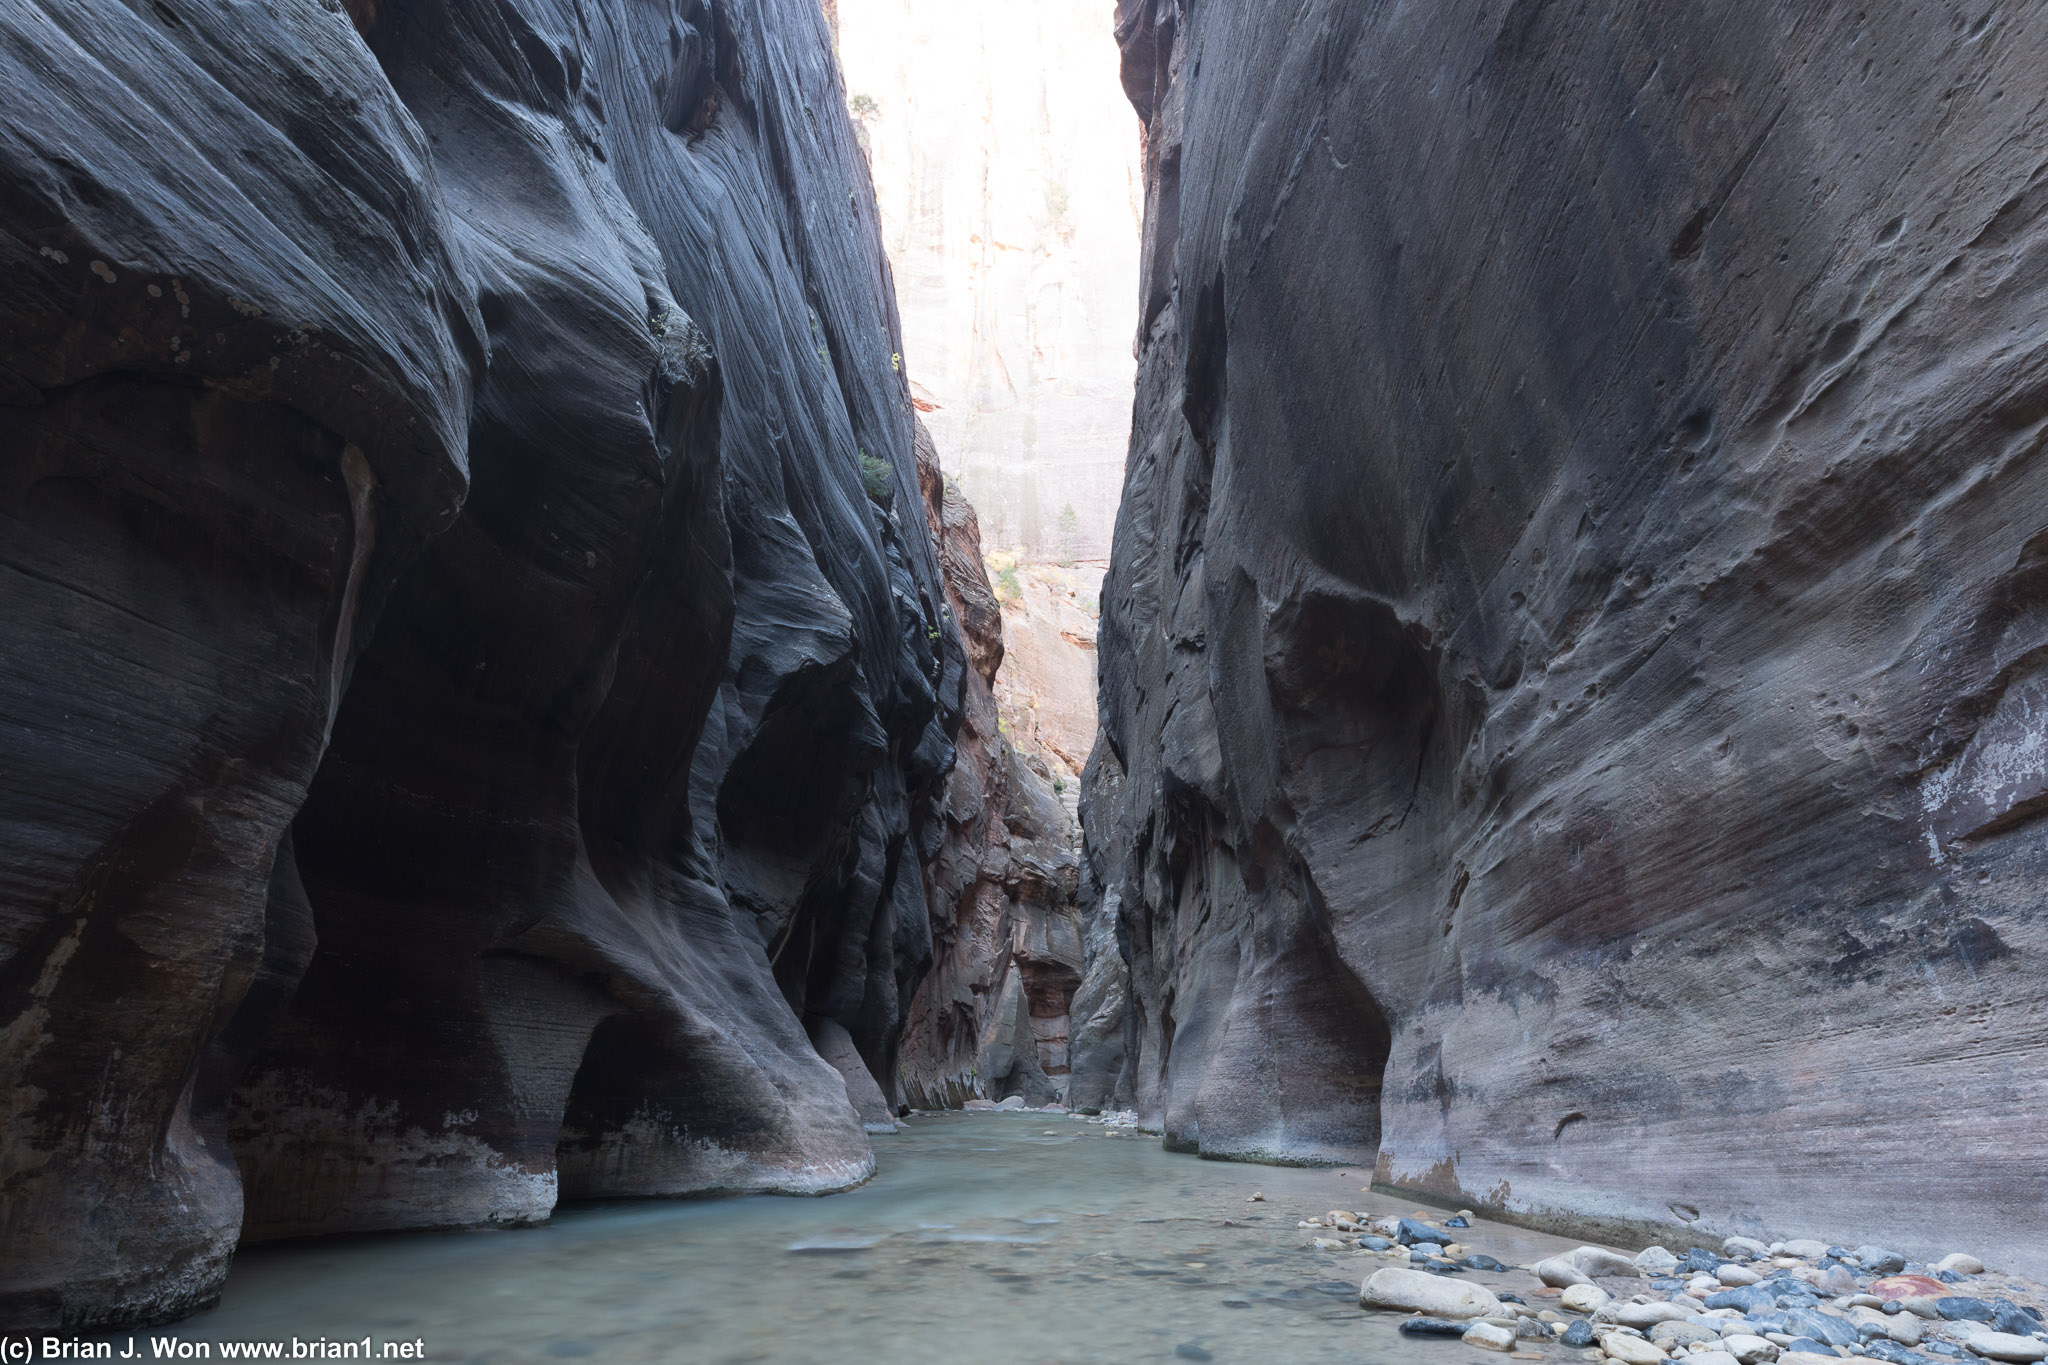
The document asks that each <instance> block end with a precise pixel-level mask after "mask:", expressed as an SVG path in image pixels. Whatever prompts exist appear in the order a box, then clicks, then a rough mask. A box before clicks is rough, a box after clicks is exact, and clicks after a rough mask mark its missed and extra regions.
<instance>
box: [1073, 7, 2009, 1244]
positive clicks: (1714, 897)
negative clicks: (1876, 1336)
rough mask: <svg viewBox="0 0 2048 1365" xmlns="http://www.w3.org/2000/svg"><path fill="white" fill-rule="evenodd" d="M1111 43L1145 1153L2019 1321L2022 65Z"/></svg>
mask: <svg viewBox="0 0 2048 1365" xmlns="http://www.w3.org/2000/svg"><path fill="white" fill-rule="evenodd" d="M1118 33H1119V38H1120V41H1121V43H1122V47H1123V52H1124V61H1125V65H1124V80H1125V87H1126V89H1127V90H1128V91H1129V93H1130V94H1131V96H1132V98H1133V100H1134V102H1135V103H1136V105H1137V107H1138V109H1139V112H1140V114H1141V115H1142V116H1143V117H1144V118H1145V120H1146V121H1147V125H1148V144H1147V151H1146V157H1147V162H1146V171H1147V182H1148V200H1147V220H1146V239H1145V240H1146V254H1145V259H1144V272H1145V282H1144V286H1143V289H1142V290H1141V297H1142V299H1143V308H1144V313H1143V336H1144V350H1143V356H1142V359H1141V363H1140V373H1139V384H1138V398H1137V409H1136V431H1135V433H1134V437H1133V443H1132V451H1131V461H1130V467H1129V471H1128V474H1127V478H1126V483H1125V495H1124V502H1123V506H1122V510H1121V513H1120V521H1119V526H1118V531H1117V541H1116V550H1115V558H1114V563H1113V566H1112V569H1111V572H1110V575H1109V579H1108V582H1107V585H1106V588H1105V594H1104V596H1105V604H1104V613H1103V618H1102V632H1101V649H1102V660H1103V687H1102V700H1103V710H1104V725H1105V730H1106V742H1105V744H1104V745H1103V747H1102V748H1101V750H1100V751H1099V752H1098V756H1097V759H1096V761H1095V763H1094V766H1093V769H1092V771H1091V773H1090V775H1089V791H1088V806H1087V810H1088V821H1089V840H1090V846H1091V859H1092V863H1093V864H1094V865H1099V866H1100V867H1101V868H1102V882H1103V885H1104V891H1103V895H1104V896H1105V897H1113V898H1114V900H1115V904H1116V905H1117V907H1118V912H1119V915H1120V920H1121V927H1122V932H1123V933H1124V934H1125V936H1126V939H1127V943H1128V951H1129V954H1130V964H1131V989H1132V992H1133V997H1134V999H1133V1010H1134V1020H1135V1031H1136V1034H1137V1038H1138V1046H1137V1052H1136V1058H1135V1068H1134V1080H1135V1084H1136V1090H1137V1095H1138V1099H1139V1102H1140V1106H1141V1108H1142V1110H1143V1111H1144V1114H1145V1116H1146V1117H1147V1118H1149V1119H1150V1120H1151V1121H1154V1122H1159V1123H1163V1125H1164V1127H1165V1130H1166V1133H1167V1135H1168V1141H1169V1142H1171V1143H1172V1144H1174V1145H1177V1146H1182V1147H1186V1148H1189V1149H1193V1150H1199V1151H1201V1152H1203V1153H1205V1154H1211V1155H1217V1156H1242V1157H1258V1158H1277V1159H1291V1158H1300V1157H1314V1156H1329V1157H1334V1158H1338V1159H1341V1160H1344V1161H1365V1160H1374V1159H1376V1160H1377V1162H1378V1173H1379V1179H1380V1180H1381V1181H1382V1182H1385V1183H1387V1184H1390V1185H1394V1186H1399V1187H1402V1188H1404V1189H1410V1190H1414V1191H1417V1192H1420V1193H1426V1194H1430V1195H1434V1196H1438V1197H1442V1198H1446V1199H1453V1200H1457V1201H1461V1202H1469V1203H1471V1204H1473V1205H1475V1206H1479V1205H1484V1206H1486V1207H1488V1208H1490V1209H1494V1210H1499V1211H1501V1212H1504V1213H1507V1214H1509V1215H1512V1216H1517V1217H1522V1218H1535V1219H1543V1220H1548V1221H1556V1222H1564V1223H1576V1224H1578V1225H1580V1226H1581V1228H1583V1229H1584V1230H1588V1231H1591V1230H1596V1229H1599V1228H1607V1229H1620V1228H1622V1227H1624V1226H1632V1227H1635V1228H1636V1229H1638V1230H1641V1229H1644V1228H1654V1229H1656V1231H1657V1232H1658V1234H1659V1236H1658V1240H1669V1238H1670V1237H1672V1236H1676V1237H1680V1238H1686V1237H1693V1238H1698V1237H1703V1236H1704V1235H1706V1234H1707V1233H1709V1232H1711V1233H1713V1234H1715V1235H1717V1236H1718V1235H1723V1234H1727V1233H1750V1234H1755V1235H1760V1236H1762V1235H1767V1234H1773V1233H1776V1234H1778V1235H1781V1236H1782V1235H1792V1234H1794V1233H1795V1232H1796V1230H1797V1229H1799V1228H1800V1227H1802V1226H1818V1225H1821V1224H1825V1225H1826V1226H1828V1227H1830V1228H1832V1229H1835V1230H1836V1231H1837V1235H1839V1236H1841V1237H1843V1238H1845V1239H1846V1238H1850V1237H1855V1238H1861V1239H1865V1240H1869V1241H1882V1242H1883V1243H1884V1244H1885V1245H1887V1246H1893V1247H1897V1248H1899V1249H1900V1250H1901V1251H1903V1252H1905V1253H1907V1254H1915V1255H1917V1254H1921V1253H1926V1252H1937V1251H1939V1250H1940V1247H1939V1246H1938V1245H1937V1243H1938V1241H1939V1240H1940V1236H1941V1234H1940V1233H1939V1232H1938V1231H1937V1230H1938V1229H1940V1228H1941V1227H1943V1226H1944V1225H1972V1226H1982V1225H1985V1224H1986V1223H1987V1221H1988V1222H1989V1223H1990V1224H1995V1225H1997V1226H1998V1229H1999V1233H2000V1235H2001V1237H2002V1239H2003V1244H2004V1245H2005V1246H2007V1247H2008V1248H2009V1249H2010V1255H2009V1258H2008V1259H2009V1260H2010V1262H2011V1263H2012V1265H2013V1266H2014V1268H2017V1269H2025V1270H2032V1271H2035V1272H2039V1271H2040V1270H2042V1269H2044V1268H2048V1259H2044V1257H2048V1204H2044V1203H2043V1201H2042V1196H2041V1189H2040V1185H2039V1181H2038V1178H2037V1176H2038V1172H2037V1167H2038V1164H2039V1162H2038V1155H2039V1142H2038V1139H2037V1137H2036V1135H2035V1131H2034V1130H2035V1127H2036V1126H2037V1125H2036V1119H2035V1118H2034V1117H2033V1116H2034V1115H2036V1114H2037V1113H2038V1112H2039V1110H2040V1108H2041V1106H2042V1104H2043V1103H2044V1102H2048V1047H2044V1045H2043V1042H2042V1039H2043V1037H2044V1034H2043V1022H2044V1020H2048V973H2044V972H2043V971H2042V969H2041V961H2042V958H2041V955H2042V953H2043V951H2044V950H2048V916H2044V914H2043V912H2042V909H2041V907H2042V905H2043V892H2044V890H2048V860H2044V855H2043V844H2042V840H2041V837H2040V834H2041V829H2042V826H2041V825H2039V824H2038V823H2037V817H2038V816H2039V815H2040V813H2041V812H2042V811H2043V810H2044V809H2048V762H2044V759H2043V753H2044V750H2048V740H2044V733H2048V732H2044V728H2043V726H2044V722H2043V719H2042V716H2043V710H2042V700H2043V697H2044V691H2043V689H2044V688H2048V673H2044V672H2043V661H2044V659H2048V557H2044V556H2048V459H2044V436H2048V324H2044V321H2043V319H2044V318H2048V150H2044V147H2043V144H2042V141H2041V137H2040V122H2039V102H2040V98H2041V81H2040V76H2039V73H2040V72H2041V71H2042V70H2043V69H2044V66H2043V64H2044V62H2048V19H2044V17H2043V16H2042V15H2041V14H2040V13H2038V12H2034V11H2021V10H2012V9H2001V10H1997V11H1995V12H1993V11H1989V10H1984V9H1981V8H1980V9H1976V10H1967V11H1966V10H1964V9H1963V8H1961V7H1958V6H1954V5H1947V4H1938V5H1928V6H1921V7H1919V8H1918V9H1915V10H1912V11H1911V12H1910V13H1908V12H1905V11H1900V10H1890V11H1886V12H1885V14H1884V16H1883V22H1878V21H1877V16H1876V12H1875V11H1869V12H1866V11H1865V10H1863V9H1859V8H1858V7H1856V6H1848V5H1833V4H1828V5H1819V6H1814V5H1779V4H1775V3H1766V2H1765V0H1753V2H1745V3H1739V4H1734V5H1725V6H1718V7H1715V6H1707V7H1698V6H1695V7H1676V8H1673V7H1651V8H1645V9H1638V10H1633V11H1628V12H1623V11H1621V10H1619V9H1614V8H1611V7H1598V6H1596V7H1592V8H1590V9H1588V8H1576V9H1575V8H1571V7H1561V6H1544V5H1535V4H1511V5H1507V6H1504V7H1503V6H1499V5H1486V4H1482V3H1479V2H1478V0H1460V2H1458V3H1451V4H1444V5H1434V6H1421V7H1416V6H1409V7H1391V8H1390V7H1372V6H1355V5H1344V4H1337V3H1310V4H1308V5H1307V6H1305V7H1296V8H1294V9H1290V10H1264V9H1260V8H1258V7H1230V6H1224V7H1199V8H1196V7H1187V6H1176V5H1173V4H1153V3H1149V2H1148V3H1142V4H1141V3H1126V4H1123V5H1121V6H1120V7H1119V21H1118ZM1657 1225H1664V1226H1662V1227H1658V1226H1657ZM1672 1244H1673V1245H1683V1244H1685V1243H1683V1242H1674V1243H1672Z"/></svg>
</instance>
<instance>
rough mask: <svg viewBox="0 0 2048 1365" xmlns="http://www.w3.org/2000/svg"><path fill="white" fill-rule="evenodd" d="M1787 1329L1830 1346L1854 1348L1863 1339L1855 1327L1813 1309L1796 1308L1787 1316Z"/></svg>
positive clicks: (1843, 1320)
mask: <svg viewBox="0 0 2048 1365" xmlns="http://www.w3.org/2000/svg"><path fill="white" fill-rule="evenodd" d="M1785 1329H1786V1330H1787V1331H1789V1332H1792V1333H1794V1334H1795V1335H1799V1336H1809V1337H1812V1338H1813V1339H1814V1340H1816V1341H1822V1342H1826V1343H1827V1344H1828V1345H1830V1346H1854V1345H1856V1344H1857V1343H1858V1342H1859V1341H1861V1340H1862V1339H1863V1338H1862V1337H1861V1336H1860V1335H1859V1334H1858V1333H1857V1331H1856V1328H1855V1325H1854V1324H1853V1323H1850V1322H1848V1321H1847V1320H1846V1319H1843V1318H1838V1317H1836V1316H1834V1315H1833V1314H1831V1313H1823V1312H1820V1311H1819V1310H1817V1309H1812V1308H1795V1309H1793V1310H1791V1311H1790V1312H1788V1313H1787V1314H1786V1315H1785Z"/></svg>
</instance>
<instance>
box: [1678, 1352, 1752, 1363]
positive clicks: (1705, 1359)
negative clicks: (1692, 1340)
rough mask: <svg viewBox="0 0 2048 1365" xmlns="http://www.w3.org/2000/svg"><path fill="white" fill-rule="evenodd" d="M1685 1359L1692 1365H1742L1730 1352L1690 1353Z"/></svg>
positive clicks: (1687, 1353)
mask: <svg viewBox="0 0 2048 1365" xmlns="http://www.w3.org/2000/svg"><path fill="white" fill-rule="evenodd" d="M1685 1358H1686V1359H1687V1360H1688V1361H1690V1362H1692V1365H1740V1362H1738V1361H1737V1360H1736V1359H1735V1356H1734V1354H1733V1353H1732V1352H1729V1351H1688V1352H1686V1356H1685Z"/></svg>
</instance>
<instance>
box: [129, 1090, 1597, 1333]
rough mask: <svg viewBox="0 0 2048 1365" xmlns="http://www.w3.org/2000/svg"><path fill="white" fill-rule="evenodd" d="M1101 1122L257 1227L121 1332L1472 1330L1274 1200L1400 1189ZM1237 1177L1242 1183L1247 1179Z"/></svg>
mask: <svg viewBox="0 0 2048 1365" xmlns="http://www.w3.org/2000/svg"><path fill="white" fill-rule="evenodd" d="M1112 1131H1113V1130H1109V1129H1105V1128H1104V1127H1103V1126H1102V1125H1100V1124H1095V1123H1089V1122H1085V1121H1083V1120H1081V1119H1079V1118H1077V1117H1070V1116H1066V1115H1049V1114H1038V1113H1031V1112H1028V1111H1027V1112H1025V1113H1021V1114H987V1113H982V1114H960V1113H949V1114H945V1115H938V1116H920V1117H917V1118H914V1119H912V1120H910V1121H909V1122H908V1125H907V1127H906V1128H905V1130H904V1131H903V1132H901V1133H898V1134H895V1135H883V1136H878V1137H876V1138H875V1148H876V1154H877V1159H878V1163H879V1170H878V1172H877V1174H876V1176H875V1178H874V1179H873V1180H872V1181H870V1182H869V1183H868V1184H866V1185H865V1186H863V1187H861V1188H860V1189H858V1190H854V1191H851V1192H849V1193H846V1194H841V1195H834V1196H830V1197H828V1198H823V1199H790V1198H779V1197H773V1196H752V1197H737V1198H723V1199H696V1200H678V1201H658V1202H643V1203H632V1204H610V1205H602V1206H595V1207H581V1208H568V1209H564V1210H561V1211H560V1212H558V1213H557V1214H556V1215H555V1217H554V1219H553V1220H552V1221H550V1222H548V1223H546V1224H543V1225H540V1226H538V1227H532V1228H523V1229H503V1230H486V1231H477V1232H455V1233H409V1234H394V1235H390V1236H377V1237H361V1238H351V1239H342V1240H335V1241H328V1242H306V1243H298V1244H290V1245H281V1246H275V1247H255V1248H251V1249H248V1250H246V1251H244V1252H243V1253H242V1254H241V1255H240V1256H239V1257H238V1259H237V1261H236V1264H235V1268H234V1272H233V1274H232V1276H231V1277H230V1278H229V1280H228V1284H227V1290H226V1292H225V1294H224V1295H223V1297H222V1300H221V1305H220V1307H219V1308H218V1309H215V1310H214V1311H212V1312H209V1313H206V1314H202V1315H201V1316H199V1317H196V1318H193V1319H191V1320H189V1321H187V1322H184V1323H181V1324H178V1325H177V1326H175V1327H172V1328H164V1329H156V1330H154V1331H152V1332H150V1333H148V1334H142V1333H138V1334H136V1346H137V1350H138V1355H137V1357H136V1359H137V1360H138V1361H139V1360H144V1359H148V1358H150V1356H151V1354H152V1350H151V1347H152V1340H153V1339H154V1338H159V1337H171V1338H176V1339H178V1340H179V1341H183V1342H194V1343H196V1342H208V1343H213V1344H214V1354H213V1356H212V1358H213V1359H216V1360H218V1359H220V1358H221V1351H220V1344H221V1343H232V1342H248V1341H254V1342H271V1341H281V1342H287V1343H289V1342H290V1341H291V1340H293V1339H294V1338H296V1339H298V1340H301V1341H314V1340H332V1341H360V1340H362V1339H363V1338H364V1337H366V1336H367V1337H369V1338H371V1339H372V1342H373V1344H375V1345H376V1346H378V1347H379V1348H380V1349H381V1345H382V1343H383V1342H385V1341H406V1342H419V1343H422V1346H423V1352H424V1357H425V1358H426V1359H428V1360H431V1361H444V1362H445V1361H462V1362H466V1363H467V1365H524V1363H525V1362H534V1363H535V1365H547V1363H550V1362H562V1361H584V1360H587V1361H590V1362H591V1363H592V1365H637V1363H638V1362H652V1361H662V1362H676V1361H681V1362H692V1365H694V1363H695V1362H706V1363H707V1365H709V1363H712V1362H742V1361H772V1362H786V1361H787V1362H840V1361H858V1362H870V1361H873V1362H887V1363H888V1365H919V1363H920V1362H926V1361H945V1362H951V1363H953V1365H961V1363H963V1362H984V1361H987V1362H1010V1361H1015V1362H1040V1361H1047V1362H1050V1361H1119V1362H1122V1361H1143V1360H1175V1359H1179V1360H1205V1359H1213V1360H1217V1361H1243V1362H1260V1365H1266V1363H1267V1362H1285V1361H1304V1362H1307V1361H1315V1362H1320V1361H1343V1362H1347V1363H1355V1362H1359V1361H1400V1360H1409V1359H1413V1360H1416V1361H1421V1360H1423V1359H1424V1358H1433V1359H1434V1360H1435V1361H1437V1362H1439V1363H1440V1365H1452V1363H1453V1362H1455V1361H1466V1362H1470V1361H1473V1360H1476V1359H1481V1358H1483V1357H1482V1356H1481V1353H1479V1352H1476V1351H1473V1350H1472V1349H1470V1348H1468V1347H1465V1346H1462V1345H1460V1344H1459V1343H1457V1342H1455V1341H1450V1342H1445V1341H1440V1340H1427V1339H1415V1338H1406V1337H1402V1336H1400V1335H1398V1334H1397V1333H1396V1331H1395V1323H1396V1321H1397V1319H1395V1318H1393V1317H1391V1316H1388V1315H1375V1314H1368V1313H1365V1312H1362V1311H1361V1310H1360V1309H1359V1308H1358V1306H1357V1294H1358V1285H1359V1282H1360V1280H1361V1279H1362V1278H1364V1276H1365V1275H1367V1274H1370V1273H1371V1272H1372V1271H1373V1270H1374V1269H1376V1268H1378V1267H1380V1266H1382V1265H1385V1264H1387V1262H1386V1261H1383V1260H1380V1259H1378V1258H1376V1257H1373V1256H1368V1255H1361V1256H1353V1255H1351V1254H1348V1253H1342V1252H1335V1253H1333V1252H1326V1251H1320V1252H1319V1251H1314V1250H1310V1249H1308V1248H1307V1246H1306V1242H1307V1239H1308V1237H1309V1236H1310V1235H1311V1234H1309V1233H1306V1232H1303V1231H1301V1230H1300V1229H1298V1228H1297V1226H1296V1224H1297V1221H1298V1220H1299V1219H1302V1218H1306V1217H1309V1216H1312V1215H1314V1214H1320V1213H1321V1212H1323V1211H1324V1210H1325V1209H1329V1208H1348V1209H1355V1210H1364V1211H1368V1212H1372V1213H1388V1212H1408V1211H1410V1210H1411V1209H1412V1208H1413V1207H1414V1206H1413V1205H1409V1204H1404V1203H1399V1202H1397V1201H1394V1200H1392V1199H1388V1198H1385V1197H1381V1196H1375V1195H1368V1194H1365V1193H1361V1192H1360V1188H1359V1187H1360V1186H1361V1185H1363V1184H1365V1183H1366V1179H1367V1173H1366V1172H1364V1171H1362V1170H1334V1169H1302V1168H1275V1167H1263V1166H1246V1165H1235V1164H1229V1163H1222V1162H1212V1161H1203V1160H1200V1159H1197V1158H1194V1157H1189V1156H1179V1155H1174V1154H1170V1153H1168V1152H1165V1151H1163V1150H1161V1148H1160V1145H1159V1140H1158V1139H1157V1138H1156V1137H1151V1136H1145V1135H1140V1134H1135V1133H1132V1132H1130V1131H1128V1130H1125V1131H1123V1132H1121V1133H1117V1134H1116V1135H1114V1136H1111V1135H1110V1134H1111V1132H1112ZM1253 1190H1258V1191H1261V1192H1263V1193H1264V1194H1265V1196H1266V1198H1265V1200H1264V1201H1263V1202H1259V1203H1250V1202H1247V1200H1248V1196H1249V1194H1250V1193H1251V1192H1252V1191H1253ZM1470 1241H1471V1243H1472V1244H1473V1245H1474V1246H1476V1247H1477V1248H1478V1249H1480V1250H1483V1251H1486V1252H1488V1253H1490V1254H1492V1255H1494V1256H1497V1257H1499V1258H1500V1259H1502V1260H1504V1261H1508V1262H1510V1263H1513V1262H1516V1261H1521V1262H1524V1263H1526V1262H1527V1261H1529V1260H1531V1259H1534V1258H1536V1257H1538V1256H1542V1255H1547V1254H1551V1253H1552V1252H1554V1251H1556V1250H1558V1249H1561V1248H1564V1247H1568V1246H1570V1245H1573V1244H1572V1243H1568V1242H1564V1241H1561V1240H1559V1239H1556V1238H1551V1237H1546V1236H1542V1235H1540V1234H1536V1233H1531V1232H1526V1231H1523V1230H1521V1229H1517V1228H1508V1227H1501V1226H1498V1225H1491V1224H1484V1223H1482V1224H1480V1225H1479V1226H1477V1227H1475V1228H1474V1230H1473V1232H1472V1234H1471V1236H1470ZM1472 1278H1473V1279H1475V1280H1477V1281H1479V1282H1481V1283H1486V1284H1489V1285H1490V1286H1492V1287H1495V1288H1497V1289H1504V1288H1509V1287H1516V1288H1521V1289H1523V1290H1524V1291H1527V1290H1528V1289H1530V1288H1533V1286H1534V1281H1533V1280H1531V1279H1530V1278H1529V1277H1528V1275H1527V1274H1525V1273H1518V1272H1510V1273H1508V1274H1506V1275H1475V1276H1473V1277H1472ZM121 1349H123V1347H122V1345H121V1339H119V1338H117V1339H116V1345H115V1350H116V1352H119V1351H120V1350H121ZM286 1349H287V1352H289V1347H288V1346H287V1348H286ZM1544 1355H1545V1356H1546V1357H1550V1358H1553V1359H1555V1360H1558V1361H1563V1360H1566V1359H1570V1358H1572V1357H1573V1356H1574V1355H1575V1353H1572V1352H1568V1351H1564V1350H1562V1349H1560V1348H1548V1349H1546V1350H1545V1351H1544Z"/></svg>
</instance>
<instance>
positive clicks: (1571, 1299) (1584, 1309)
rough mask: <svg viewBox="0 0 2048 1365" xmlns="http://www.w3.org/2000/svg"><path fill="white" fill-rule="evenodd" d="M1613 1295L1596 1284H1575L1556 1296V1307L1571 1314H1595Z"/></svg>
mask: <svg viewBox="0 0 2048 1365" xmlns="http://www.w3.org/2000/svg"><path fill="white" fill-rule="evenodd" d="M1613 1297H1614V1296H1613V1295H1612V1294H1609V1293H1608V1292H1607V1291H1606V1290H1604V1289H1602V1288H1601V1287H1600V1286H1599V1285H1597V1284H1575V1285H1572V1286H1571V1287H1570V1288H1568V1289H1566V1290H1565V1291H1564V1293H1563V1294H1561V1295H1559V1296H1558V1300H1557V1303H1558V1306H1559V1307H1560V1308H1563V1309H1565V1310H1566V1311H1568V1312H1572V1313H1597V1312H1599V1311H1600V1310H1601V1309H1603V1308H1605V1307H1606V1306H1607V1305H1608V1302H1609V1301H1610V1300H1612V1299H1613Z"/></svg>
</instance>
